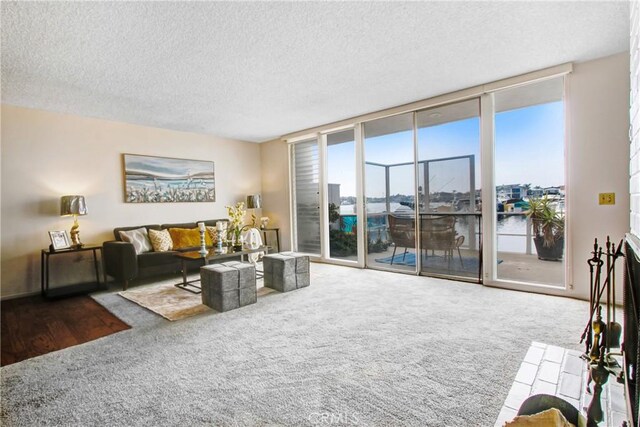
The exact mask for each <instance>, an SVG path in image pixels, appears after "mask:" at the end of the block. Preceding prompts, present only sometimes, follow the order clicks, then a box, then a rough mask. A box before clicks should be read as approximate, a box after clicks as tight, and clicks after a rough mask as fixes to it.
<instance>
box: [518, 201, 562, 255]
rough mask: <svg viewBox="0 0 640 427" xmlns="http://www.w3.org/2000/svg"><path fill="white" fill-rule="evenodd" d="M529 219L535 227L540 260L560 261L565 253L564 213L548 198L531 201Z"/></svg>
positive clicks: (527, 213) (534, 231) (535, 240)
mask: <svg viewBox="0 0 640 427" xmlns="http://www.w3.org/2000/svg"><path fill="white" fill-rule="evenodd" d="M526 215H527V218H529V219H530V220H531V225H532V226H533V242H534V243H535V245H536V251H537V252H538V259H541V260H545V261H559V260H561V259H562V255H563V253H564V212H562V211H559V210H557V209H556V207H555V205H554V204H553V202H552V200H550V199H549V198H548V197H547V196H544V197H542V198H531V199H529V210H527V211H526Z"/></svg>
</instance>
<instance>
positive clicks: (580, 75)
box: [567, 52, 629, 301]
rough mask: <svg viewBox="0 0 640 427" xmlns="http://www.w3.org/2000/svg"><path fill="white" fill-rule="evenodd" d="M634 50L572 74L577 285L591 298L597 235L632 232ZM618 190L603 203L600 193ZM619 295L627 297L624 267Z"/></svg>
mask: <svg viewBox="0 0 640 427" xmlns="http://www.w3.org/2000/svg"><path fill="white" fill-rule="evenodd" d="M628 70H629V54H628V52H624V53H621V54H617V55H613V56H609V57H606V58H600V59H597V60H594V61H588V62H584V63H579V64H576V65H575V67H574V71H573V73H571V74H570V75H569V76H568V77H567V109H568V123H567V126H568V135H569V141H568V158H569V165H568V171H567V173H568V183H567V184H568V186H569V191H570V198H569V200H568V203H567V207H568V212H569V221H568V227H569V236H570V250H571V252H570V259H571V261H572V268H573V271H572V273H573V274H572V275H573V281H572V282H573V286H574V289H572V290H571V289H570V290H569V291H568V294H569V295H571V296H575V297H577V298H583V299H588V298H589V269H588V267H587V263H586V261H587V259H588V258H589V257H590V251H591V250H592V248H593V239H594V238H595V237H597V238H598V240H599V241H601V242H602V241H603V239H604V238H606V236H607V235H609V236H611V238H612V240H614V241H619V240H620V239H622V238H623V237H624V235H625V233H627V232H628V231H629V166H628V165H629V146H628V144H629V137H628V128H629V113H628V109H629V104H628V99H629V79H628V75H629V71H628ZM610 192H615V193H616V204H615V205H599V204H598V193H610ZM620 265H621V264H620ZM618 272H619V273H620V275H619V276H618V280H617V288H616V292H617V295H616V296H617V297H618V296H619V297H620V298H619V300H620V301H622V280H621V279H622V268H619V269H618Z"/></svg>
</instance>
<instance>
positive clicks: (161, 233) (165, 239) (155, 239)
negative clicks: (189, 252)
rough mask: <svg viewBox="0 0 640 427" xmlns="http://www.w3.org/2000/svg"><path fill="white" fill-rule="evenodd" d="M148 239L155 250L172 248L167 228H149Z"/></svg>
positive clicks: (164, 250) (160, 250) (161, 250)
mask: <svg viewBox="0 0 640 427" xmlns="http://www.w3.org/2000/svg"><path fill="white" fill-rule="evenodd" d="M149 240H151V246H153V250H154V251H155V252H167V251H170V250H171V249H173V240H171V234H169V230H152V229H149Z"/></svg>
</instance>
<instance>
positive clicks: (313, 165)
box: [293, 140, 320, 255]
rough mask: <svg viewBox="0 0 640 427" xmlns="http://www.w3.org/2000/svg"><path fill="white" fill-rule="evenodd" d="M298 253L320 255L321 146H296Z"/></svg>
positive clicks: (311, 143)
mask: <svg viewBox="0 0 640 427" xmlns="http://www.w3.org/2000/svg"><path fill="white" fill-rule="evenodd" d="M293 165H294V169H295V170H294V177H295V183H294V185H295V206H296V237H297V238H296V241H297V249H296V250H297V251H298V252H305V253H310V254H318V255H319V254H320V158H319V149H318V142H317V141H316V140H313V141H305V142H300V143H297V144H295V145H294V146H293Z"/></svg>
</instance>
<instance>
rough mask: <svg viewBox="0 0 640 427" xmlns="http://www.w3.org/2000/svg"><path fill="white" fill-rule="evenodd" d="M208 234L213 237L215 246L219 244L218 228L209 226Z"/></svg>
mask: <svg viewBox="0 0 640 427" xmlns="http://www.w3.org/2000/svg"><path fill="white" fill-rule="evenodd" d="M207 234H208V235H209V238H210V239H211V244H212V245H213V246H215V245H217V244H218V230H217V229H216V228H215V227H210V226H207Z"/></svg>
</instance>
